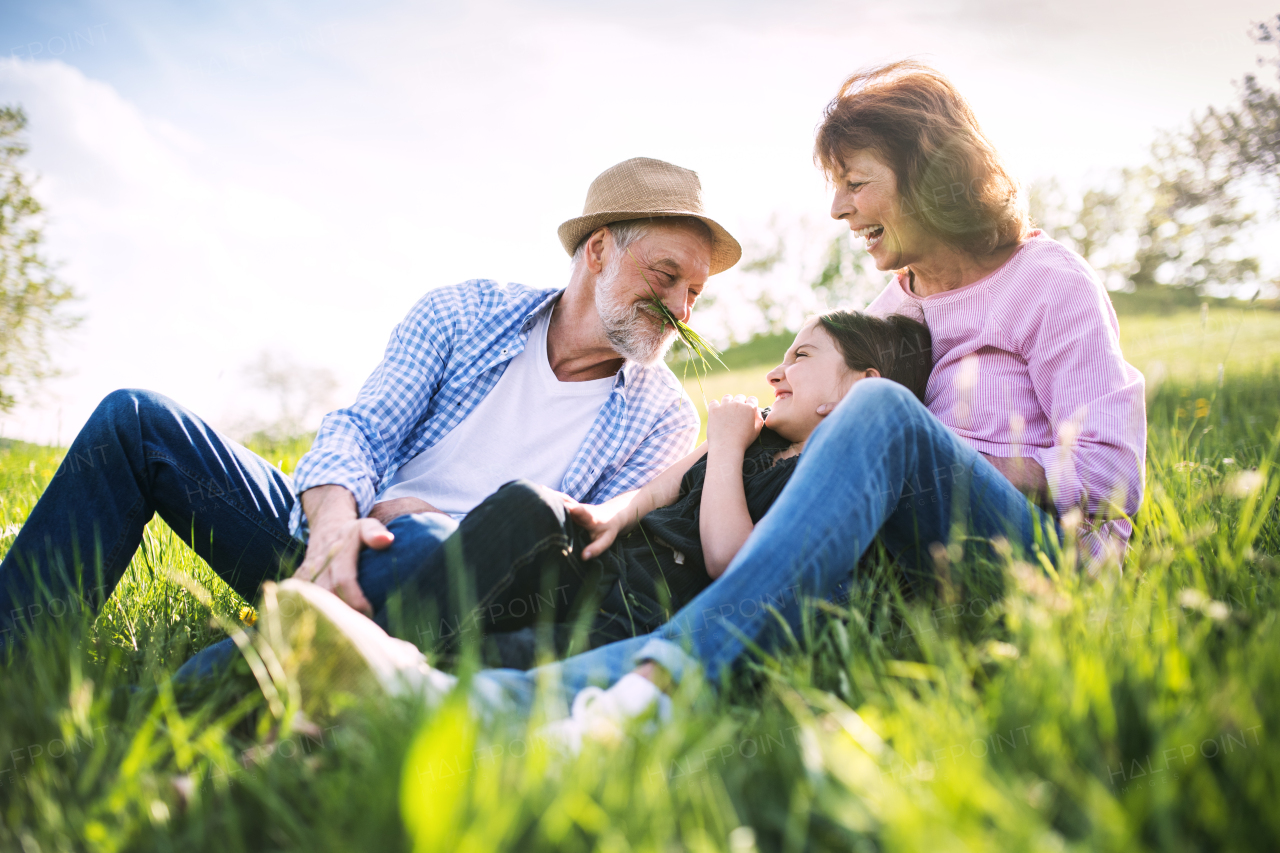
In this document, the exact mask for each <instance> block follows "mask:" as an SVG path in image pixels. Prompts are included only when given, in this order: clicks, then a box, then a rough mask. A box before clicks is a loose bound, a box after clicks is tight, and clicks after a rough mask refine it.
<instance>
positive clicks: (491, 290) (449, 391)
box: [290, 279, 699, 534]
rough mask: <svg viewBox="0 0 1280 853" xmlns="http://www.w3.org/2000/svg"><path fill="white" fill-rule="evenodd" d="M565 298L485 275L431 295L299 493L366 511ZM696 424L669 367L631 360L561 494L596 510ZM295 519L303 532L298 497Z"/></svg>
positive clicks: (313, 458) (663, 461)
mask: <svg viewBox="0 0 1280 853" xmlns="http://www.w3.org/2000/svg"><path fill="white" fill-rule="evenodd" d="M561 293H563V291H561V290H537V289H534V288H531V287H526V286H524V285H520V284H506V285H502V284H498V283H497V282H494V281H488V280H484V279H480V280H474V281H468V282H464V283H462V284H458V285H454V286H452V287H442V288H439V289H437V290H433V291H431V292H430V293H428V294H427V295H426V296H424V297H423V298H422V299H421V300H419V302H418V304H417V305H415V306H414V307H413V310H412V311H410V312H409V315H408V316H407V317H405V318H404V320H403V321H402V322H401V323H400V325H398V326H396V328H395V331H394V332H392V333H391V340H390V341H389V342H388V344H387V351H386V354H385V355H384V356H383V359H382V363H381V364H379V365H378V367H377V369H376V370H374V371H373V374H372V375H371V376H370V377H369V378H368V380H366V381H365V383H364V387H362V388H361V389H360V394H359V396H358V397H357V398H356V402H355V404H354V405H352V406H348V407H347V408H345V409H339V410H338V411H336V412H330V413H329V414H328V415H326V416H325V418H324V421H323V422H322V423H321V425H320V432H319V433H318V434H317V435H316V440H315V443H314V444H312V445H311V449H310V450H309V451H308V452H307V454H306V455H305V456H303V457H302V459H301V460H300V461H299V462H298V469H297V471H296V472H294V491H295V492H296V493H297V494H299V495H301V494H302V492H304V491H306V490H307V489H311V488H314V487H316V486H324V485H338V486H343V487H345V488H347V489H348V490H350V491H351V493H352V494H353V495H355V498H356V504H357V505H358V507H359V512H360V515H361V516H365V515H368V514H369V510H370V509H371V508H372V507H373V504H374V501H375V498H376V496H377V494H378V492H379V491H381V489H382V488H383V487H384V486H385V485H386V484H387V483H388V482H389V481H390V479H391V475H392V474H394V473H395V471H396V469H397V468H399V467H400V466H401V465H403V464H404V463H406V462H408V461H409V460H410V459H412V458H413V457H415V456H417V455H418V454H419V453H421V452H422V451H424V450H426V449H427V448H428V447H431V446H432V445H434V444H435V443H436V442H438V441H439V440H440V439H442V438H444V436H445V435H447V434H448V432H449V430H451V429H453V428H454V427H455V426H457V425H458V424H459V423H461V422H462V421H463V420H464V419H465V418H466V417H467V416H468V415H470V414H471V412H472V411H473V410H474V409H475V407H476V405H477V404H479V402H480V401H481V400H483V399H484V397H485V395H486V394H488V393H489V391H490V390H491V389H492V388H493V386H494V385H496V384H497V382H498V379H499V377H501V376H502V373H503V371H504V370H506V368H507V362H509V361H510V360H511V359H513V358H515V356H516V355H517V354H518V353H519V352H521V351H522V350H523V349H524V347H525V343H526V342H527V341H528V339H529V332H530V330H531V329H532V328H533V326H534V324H535V323H536V322H537V319H538V318H539V316H541V314H542V312H544V311H547V310H550V307H551V305H552V303H553V302H555V300H557V299H558V298H559V297H560V294H561ZM550 414H551V413H538V412H530V413H529V416H530V417H539V416H549V415H550ZM698 429H699V420H698V413H697V410H696V409H695V408H694V406H693V401H691V400H690V399H689V395H688V394H687V393H685V391H684V389H683V387H682V386H681V385H680V382H679V380H677V379H676V377H675V374H673V373H672V372H671V370H670V369H669V368H667V366H666V365H664V364H657V365H654V366H653V367H645V366H643V365H640V364H636V363H635V362H631V361H628V362H625V363H624V364H623V366H622V369H621V370H619V371H618V373H617V375H616V376H615V377H614V382H613V391H612V393H610V395H609V399H608V400H606V401H605V404H604V405H603V406H601V407H600V413H599V414H598V415H597V416H596V420H595V423H593V424H592V425H591V429H590V431H589V432H588V433H587V437H586V438H585V439H584V440H583V442H582V446H581V447H580V448H578V453H577V455H576V456H574V458H573V461H572V462H571V463H570V465H569V470H568V471H567V472H566V473H565V475H564V480H563V481H562V482H561V483H560V490H561V491H563V492H565V493H566V494H568V495H570V496H572V497H574V498H576V499H577V500H580V501H583V502H586V503H599V502H601V501H605V500H608V499H609V498H611V497H614V496H615V495H618V494H621V493H622V492H626V491H630V490H631V489H636V488H639V487H640V486H643V485H644V484H645V483H647V482H648V481H649V480H651V479H653V478H654V477H655V476H657V475H658V474H659V473H661V472H662V471H664V470H665V469H666V468H668V467H669V466H670V465H671V464H672V463H673V462H675V461H676V460H678V459H680V458H681V457H683V456H684V455H685V454H687V453H688V452H689V451H690V450H692V449H693V445H694V442H695V441H696V440H697V436H698ZM477 452H483V450H480V449H478V451H477ZM290 524H291V526H292V528H293V530H294V532H295V534H300V533H301V531H302V506H301V501H298V502H295V504H294V507H293V514H292V517H291V519H290Z"/></svg>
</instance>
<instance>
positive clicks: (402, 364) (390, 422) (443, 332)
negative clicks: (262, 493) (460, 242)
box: [294, 288, 462, 527]
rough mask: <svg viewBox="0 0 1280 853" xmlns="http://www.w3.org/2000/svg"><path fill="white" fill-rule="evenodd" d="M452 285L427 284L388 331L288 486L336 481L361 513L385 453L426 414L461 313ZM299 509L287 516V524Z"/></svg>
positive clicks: (386, 461)
mask: <svg viewBox="0 0 1280 853" xmlns="http://www.w3.org/2000/svg"><path fill="white" fill-rule="evenodd" d="M452 290H453V288H442V289H440V290H436V291H432V292H431V293H428V294H427V295H426V296H425V297H423V298H422V299H421V300H420V301H419V302H418V304H417V305H415V306H414V308H413V310H411V311H410V312H409V314H408V316H406V317H405V319H404V320H403V321H401V322H400V324H399V325H397V326H396V328H395V330H394V331H393V332H392V333H391V339H390V341H388V343H387V349H386V352H385V353H384V355H383V357H382V361H381V363H380V364H379V365H378V367H377V368H376V369H375V370H374V371H373V373H372V374H371V375H370V376H369V378H368V379H367V380H365V383H364V385H363V387H361V389H360V393H359V395H358V396H357V397H356V401H355V403H354V404H352V405H351V406H348V407H347V408H344V409H338V410H337V411H335V412H330V413H329V414H328V415H326V416H325V418H324V421H323V422H322V423H321V425H320V431H319V432H318V433H317V435H316V440H315V442H314V443H313V444H312V446H311V449H310V450H309V451H308V452H307V454H306V455H305V456H303V457H302V459H301V460H300V461H299V463H298V469H297V471H296V473H295V474H294V490H295V491H296V492H297V493H298V494H299V495H301V494H302V492H304V491H306V490H307V489H312V488H315V487H317V486H327V485H334V486H342V487H343V488H345V489H347V490H348V491H350V492H351V494H353V495H354V496H355V499H356V504H357V506H358V507H359V513H360V515H361V516H365V515H368V513H369V510H370V509H371V508H372V507H373V499H374V495H375V494H376V493H377V490H378V487H379V486H380V485H381V483H382V479H383V477H384V475H385V474H386V471H387V469H388V467H390V464H391V459H392V455H393V454H394V452H395V451H396V449H397V448H399V447H400V445H401V444H402V443H403V442H404V441H405V439H406V437H407V436H408V434H409V433H410V431H411V430H412V429H413V427H414V425H415V424H416V423H417V422H418V420H419V419H420V418H421V417H422V416H423V415H424V413H426V411H427V409H428V407H429V406H430V404H431V400H432V398H433V396H434V395H435V394H436V392H437V391H438V390H439V386H440V383H441V380H442V377H443V376H444V372H445V368H446V366H447V364H448V359H449V354H450V352H451V350H452V345H453V341H454V339H455V337H456V334H457V331H458V330H457V325H458V323H459V322H460V319H459V318H460V317H461V316H462V313H461V312H459V311H456V310H450V309H449V306H447V305H445V304H441V303H442V300H443V301H444V302H445V303H447V302H448V301H449V299H450V297H451V296H453V295H455V294H452V293H451V291H452ZM298 521H300V516H299V517H298V518H297V519H295V527H296V526H297V523H296V522H298Z"/></svg>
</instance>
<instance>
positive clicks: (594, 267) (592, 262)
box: [586, 225, 611, 275]
mask: <svg viewBox="0 0 1280 853" xmlns="http://www.w3.org/2000/svg"><path fill="white" fill-rule="evenodd" d="M607 234H609V229H608V228H606V227H604V226H603V225H602V226H600V227H599V228H597V229H596V230H595V231H592V232H591V236H590V237H588V238H587V251H586V261H587V269H588V270H590V271H591V272H592V273H594V274H596V275H599V274H600V273H601V272H602V271H603V270H604V244H605V235H607ZM610 236H611V235H610Z"/></svg>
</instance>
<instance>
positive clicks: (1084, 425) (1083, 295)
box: [1018, 261, 1147, 538]
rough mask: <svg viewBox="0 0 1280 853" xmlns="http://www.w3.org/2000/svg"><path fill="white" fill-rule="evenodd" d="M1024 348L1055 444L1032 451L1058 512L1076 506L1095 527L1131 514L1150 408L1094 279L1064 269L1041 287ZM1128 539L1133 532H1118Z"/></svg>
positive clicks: (1076, 266)
mask: <svg viewBox="0 0 1280 853" xmlns="http://www.w3.org/2000/svg"><path fill="white" fill-rule="evenodd" d="M1036 284H1037V287H1036V289H1037V291H1038V292H1039V293H1041V294H1043V297H1042V301H1041V304H1040V305H1039V310H1038V311H1034V312H1031V313H1030V314H1029V315H1028V322H1027V324H1026V325H1025V326H1024V327H1023V331H1024V334H1025V337H1024V339H1023V340H1022V341H1019V342H1018V344H1019V348H1020V349H1021V351H1022V354H1023V357H1024V358H1025V359H1026V361H1027V367H1028V370H1029V371H1030V375H1031V382H1032V386H1033V388H1034V390H1035V394H1036V397H1037V399H1038V401H1039V403H1040V407H1041V410H1042V411H1044V412H1045V413H1046V414H1047V415H1048V418H1049V422H1050V424H1051V426H1052V428H1053V436H1054V438H1053V445H1052V446H1051V447H1047V448H1041V449H1039V450H1037V451H1036V452H1035V454H1034V455H1035V457H1036V461H1038V462H1039V463H1040V464H1041V466H1043V467H1044V470H1045V476H1046V479H1047V480H1048V484H1049V490H1050V493H1051V495H1052V496H1053V501H1054V504H1055V506H1056V507H1057V508H1058V512H1059V514H1060V515H1061V514H1065V513H1067V512H1068V511H1069V510H1070V509H1071V508H1073V507H1079V508H1080V509H1081V510H1082V511H1083V512H1084V514H1085V517H1086V518H1087V519H1088V520H1089V521H1090V522H1092V523H1093V524H1091V525H1090V526H1093V525H1096V524H1100V523H1103V522H1106V521H1107V520H1108V519H1114V518H1116V517H1117V516H1119V515H1121V514H1124V515H1132V514H1133V513H1134V512H1136V511H1137V508H1138V504H1139V503H1141V501H1142V492H1143V477H1144V465H1145V458H1146V432H1147V429H1146V406H1145V397H1144V382H1143V377H1142V374H1141V373H1139V372H1138V371H1137V370H1136V369H1135V368H1134V367H1133V366H1131V365H1129V364H1128V363H1126V362H1125V360H1124V357H1123V355H1122V354H1121V352H1120V337H1119V323H1118V321H1117V320H1116V315H1115V311H1114V309H1113V308H1112V307H1111V302H1110V300H1109V299H1108V298H1107V295H1106V291H1105V290H1104V289H1103V288H1102V285H1101V283H1100V282H1099V281H1098V280H1097V277H1096V276H1095V275H1093V273H1092V271H1091V270H1089V269H1088V268H1087V267H1085V266H1084V265H1083V262H1082V261H1076V262H1064V263H1063V264H1062V265H1061V266H1060V267H1059V268H1058V269H1057V270H1055V274H1054V276H1053V277H1052V279H1051V281H1049V282H1037V283H1036ZM1111 526H1112V527H1113V529H1114V532H1115V533H1117V534H1119V535H1120V536H1122V537H1123V538H1127V536H1128V525H1127V524H1125V523H1123V522H1120V523H1117V524H1113V525H1111Z"/></svg>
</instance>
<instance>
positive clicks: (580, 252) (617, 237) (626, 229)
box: [572, 216, 711, 269]
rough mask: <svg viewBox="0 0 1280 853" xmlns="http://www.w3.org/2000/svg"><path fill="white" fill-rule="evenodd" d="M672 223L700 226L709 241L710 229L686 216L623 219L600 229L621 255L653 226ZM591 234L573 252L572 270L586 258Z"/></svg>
mask: <svg viewBox="0 0 1280 853" xmlns="http://www.w3.org/2000/svg"><path fill="white" fill-rule="evenodd" d="M673 221H679V222H692V223H696V224H697V225H698V226H700V228H701V230H702V231H703V232H705V235H706V237H707V241H708V242H710V241H711V229H710V228H708V227H707V226H706V225H704V224H703V223H702V222H701V221H700V220H697V219H694V218H692V217H688V216H666V217H652V218H646V219H624V220H623V221H621V222H610V223H609V224H608V225H605V226H602V227H604V228H608V229H609V233H610V234H612V235H613V245H614V246H615V247H617V249H618V251H619V252H620V253H621V252H625V251H626V250H627V247H628V246H630V245H631V244H632V243H634V242H635V241H637V240H639V239H640V238H641V237H643V236H645V235H646V234H648V233H649V232H650V231H652V230H653V229H654V227H655V226H657V225H661V224H663V223H665V222H673ZM594 233H595V232H594V231H592V232H591V234H594ZM591 234H588V235H587V236H585V237H583V238H582V240H581V241H579V243H578V247H577V248H576V249H574V250H573V261H572V266H573V268H574V269H577V268H578V264H580V263H582V259H583V258H584V257H586V254H587V243H589V242H591Z"/></svg>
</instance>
